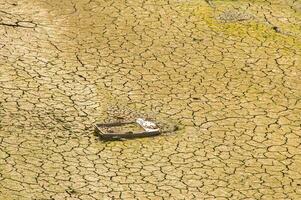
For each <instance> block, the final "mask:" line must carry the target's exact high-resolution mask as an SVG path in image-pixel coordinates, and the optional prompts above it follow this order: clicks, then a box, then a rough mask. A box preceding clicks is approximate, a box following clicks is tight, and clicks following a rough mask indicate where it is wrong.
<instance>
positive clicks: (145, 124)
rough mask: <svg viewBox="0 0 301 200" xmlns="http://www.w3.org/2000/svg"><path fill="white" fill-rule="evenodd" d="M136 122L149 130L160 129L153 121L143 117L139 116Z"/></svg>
mask: <svg viewBox="0 0 301 200" xmlns="http://www.w3.org/2000/svg"><path fill="white" fill-rule="evenodd" d="M136 122H137V123H138V124H139V125H140V126H141V127H142V128H143V129H144V130H145V131H147V132H153V131H159V130H160V129H159V127H158V126H157V125H156V124H155V123H154V122H151V121H147V120H145V119H142V118H137V119H136Z"/></svg>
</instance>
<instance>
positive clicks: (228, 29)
mask: <svg viewBox="0 0 301 200" xmlns="http://www.w3.org/2000/svg"><path fill="white" fill-rule="evenodd" d="M181 9H182V10H183V11H185V12H189V14H192V15H193V16H195V17H197V18H199V19H201V20H199V21H198V22H197V23H196V24H197V29H199V30H206V29H209V30H210V31H211V32H212V35H214V36H216V35H218V36H222V37H224V38H229V37H231V38H240V39H248V38H249V39H252V40H256V41H257V42H264V43H271V44H273V45H281V46H285V47H289V48H291V47H293V46H295V47H298V49H300V48H301V41H300V40H299V39H298V38H297V37H295V35H296V33H300V30H299V29H300V28H299V27H298V26H295V25H287V26H285V27H281V28H280V30H281V31H278V28H279V27H273V26H271V25H270V24H268V23H265V22H264V21H261V20H260V21H259V20H258V19H250V20H242V21H240V20H237V21H230V22H225V21H223V20H219V19H217V11H216V10H215V9H214V8H212V7H210V6H209V5H202V4H200V5H198V6H195V5H190V4H183V5H181ZM218 13H220V11H219V12H218ZM204 26H206V27H204ZM291 33H294V34H291Z"/></svg>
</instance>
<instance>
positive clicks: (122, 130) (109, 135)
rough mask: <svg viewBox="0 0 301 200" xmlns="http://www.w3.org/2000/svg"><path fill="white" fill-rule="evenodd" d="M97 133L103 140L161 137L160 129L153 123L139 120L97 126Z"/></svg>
mask: <svg viewBox="0 0 301 200" xmlns="http://www.w3.org/2000/svg"><path fill="white" fill-rule="evenodd" d="M95 133H96V135H97V136H99V137H100V139H103V140H122V139H133V138H143V137H152V136H156V135H160V134H161V131H160V128H159V127H158V126H157V125H156V124H155V123H154V122H151V121H147V120H144V119H142V118H138V119H137V120H136V121H131V122H113V123H102V124H96V125H95Z"/></svg>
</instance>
